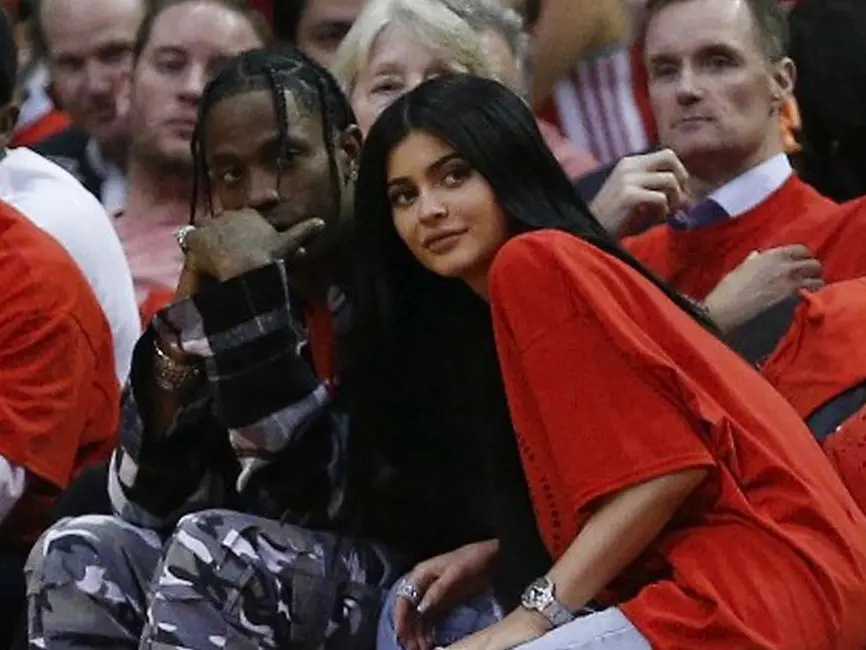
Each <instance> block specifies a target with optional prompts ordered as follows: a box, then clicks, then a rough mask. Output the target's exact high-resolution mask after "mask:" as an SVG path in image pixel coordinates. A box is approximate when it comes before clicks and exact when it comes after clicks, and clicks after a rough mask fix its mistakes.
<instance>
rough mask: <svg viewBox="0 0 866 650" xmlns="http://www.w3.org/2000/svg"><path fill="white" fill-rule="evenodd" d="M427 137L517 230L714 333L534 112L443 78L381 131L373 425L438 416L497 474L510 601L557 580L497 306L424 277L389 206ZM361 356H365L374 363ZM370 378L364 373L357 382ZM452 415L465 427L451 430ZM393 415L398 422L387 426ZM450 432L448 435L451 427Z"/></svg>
mask: <svg viewBox="0 0 866 650" xmlns="http://www.w3.org/2000/svg"><path fill="white" fill-rule="evenodd" d="M413 131H424V132H426V133H428V134H432V135H434V136H436V137H439V138H441V139H442V140H443V141H445V142H447V143H448V144H449V145H450V146H451V147H453V148H454V150H455V151H457V152H458V153H459V154H460V155H461V156H462V157H463V158H464V159H465V160H466V161H467V162H468V163H469V164H470V165H471V166H472V167H473V168H474V169H475V170H476V171H477V172H478V173H479V174H481V175H482V176H483V177H484V178H485V179H486V180H487V182H488V183H489V184H490V186H491V188H492V189H493V192H494V194H495V195H496V197H497V200H498V202H499V204H500V206H501V207H502V209H503V211H504V213H505V215H506V218H507V220H508V222H509V225H510V229H511V231H512V232H513V233H515V234H518V233H521V232H527V231H532V230H538V229H557V230H562V231H565V232H568V233H571V234H573V235H574V236H576V237H579V238H581V239H583V240H584V241H586V242H589V243H590V244H592V245H593V246H596V247H597V248H599V249H601V250H603V251H604V252H606V253H608V254H610V255H612V256H614V257H616V258H617V259H619V260H621V261H623V262H624V263H626V264H628V265H629V266H631V267H632V268H634V269H635V270H636V271H637V272H639V273H640V274H641V275H643V276H644V277H646V278H648V279H649V280H650V281H651V282H652V283H653V284H654V285H656V286H657V287H658V288H659V290H661V291H662V292H664V293H665V294H666V295H667V296H668V298H669V299H670V300H671V302H672V303H673V304H674V305H676V306H677V307H679V308H681V309H683V310H684V311H686V312H688V313H689V314H690V315H692V317H693V318H694V319H695V320H697V321H698V322H700V323H701V324H702V325H704V326H705V327H707V328H709V329H713V327H712V325H711V323H710V322H709V321H708V319H707V318H706V317H705V316H704V314H703V313H702V312H701V310H700V309H698V308H697V307H696V306H695V305H694V304H693V303H692V302H691V301H689V300H688V299H686V298H684V297H683V296H681V295H679V294H678V293H676V292H675V291H673V290H672V289H671V288H669V287H668V286H666V285H665V284H663V283H662V282H660V281H659V280H657V279H656V278H655V277H654V276H653V275H652V274H651V273H650V272H649V271H648V270H647V269H645V268H644V267H643V266H642V265H641V264H639V263H638V262H637V261H636V260H635V259H634V258H633V257H632V256H631V255H629V254H628V253H626V252H625V251H624V250H623V249H622V248H621V247H620V246H619V244H618V243H617V241H616V240H615V239H614V238H613V237H611V236H610V235H609V234H608V233H607V232H606V231H605V230H604V228H603V227H602V226H601V225H600V224H599V222H598V221H597V220H596V219H595V218H594V217H593V216H592V214H591V213H590V211H589V209H588V208H587V206H586V205H585V203H584V202H583V201H582V199H581V198H580V197H579V196H578V194H577V192H576V191H575V189H574V187H573V186H572V184H571V181H570V180H569V179H568V177H567V176H566V174H565V173H564V172H563V170H562V168H561V167H560V165H559V163H558V162H557V161H556V159H555V158H554V156H553V154H552V153H551V152H550V150H549V149H548V147H547V145H546V144H545V142H544V140H543V138H542V136H541V134H540V133H539V131H538V128H537V126H536V122H535V118H534V117H533V115H532V113H531V112H530V110H529V108H528V107H527V106H526V104H525V103H524V102H523V100H521V99H520V98H519V97H517V96H516V95H515V94H513V93H512V92H511V91H509V90H508V89H506V88H505V87H504V86H502V85H500V84H499V83H497V82H495V81H491V80H487V79H480V78H476V77H471V76H468V75H447V76H442V77H439V78H436V79H434V80H431V81H429V82H427V83H425V84H423V85H421V86H419V87H418V88H416V89H415V90H414V91H412V92H410V93H408V94H407V95H404V96H403V97H402V98H401V99H399V100H398V101H396V102H395V103H394V104H393V105H392V106H391V107H389V108H388V109H387V110H386V111H385V112H384V113H383V114H382V115H381V116H380V118H379V119H378V121H377V122H376V124H375V125H374V126H373V128H372V130H371V131H370V134H369V136H368V138H367V141H366V143H365V147H364V153H363V156H362V161H361V170H360V177H359V181H358V186H357V189H356V195H355V197H356V204H355V205H356V210H355V220H356V222H355V229H356V240H355V241H356V247H355V250H356V260H355V269H354V282H355V296H354V298H355V302H354V305H355V310H356V325H357V330H356V332H357V335H358V336H359V340H360V341H362V342H363V344H364V345H363V346H361V350H360V351H359V352H360V354H361V355H362V356H361V357H359V360H361V359H364V360H363V361H361V367H360V368H356V370H357V371H358V372H359V373H360V374H361V376H363V378H364V381H363V382H362V388H363V389H364V391H365V404H366V406H365V408H366V409H367V410H368V411H369V417H368V418H366V419H365V418H360V417H359V419H358V424H359V426H364V425H365V423H366V425H367V426H369V427H371V430H372V428H373V427H376V431H377V433H378V435H380V436H390V437H391V441H390V443H391V446H392V447H395V448H399V447H400V446H403V447H408V448H411V447H412V446H414V445H418V444H426V441H424V440H422V439H419V438H418V437H416V432H417V431H418V430H419V429H423V426H420V425H419V423H420V424H421V425H423V423H424V422H425V421H427V420H429V419H435V420H436V421H437V422H438V423H439V428H440V429H441V428H446V429H447V431H433V432H428V435H443V436H446V435H450V436H451V438H452V443H453V444H454V446H453V447H452V449H453V450H454V453H467V454H470V453H471V454H472V455H473V458H475V459H476V460H477V463H478V470H479V472H481V473H483V474H484V475H485V476H486V477H487V489H486V492H485V497H486V499H487V502H486V507H482V509H483V510H485V511H486V512H487V514H488V515H489V516H490V526H491V530H493V531H494V532H495V534H496V535H497V536H498V537H499V539H500V542H501V549H502V552H501V560H502V562H501V565H500V569H501V571H500V573H499V581H498V586H499V587H500V596H501V597H503V598H504V600H505V601H506V602H510V603H514V602H515V600H516V597H517V594H518V593H519V591H520V590H521V589H522V587H524V586H525V585H526V584H528V583H529V582H530V581H531V580H533V579H534V578H536V577H538V576H539V575H540V574H542V573H543V572H545V571H546V570H547V569H548V568H549V566H550V558H549V556H548V555H547V553H546V551H545V550H544V548H543V546H542V544H541V542H540V537H539V535H538V532H537V529H536V525H535V520H534V517H533V514H532V509H531V505H530V501H529V498H528V490H527V487H526V482H525V478H524V476H523V473H522V469H521V466H520V462H519V456H518V451H517V446H516V441H515V436H514V432H513V429H512V425H511V421H510V418H509V415H508V411H507V407H506V402H505V398H504V388H503V386H502V380H501V376H500V372H499V366H498V362H497V357H496V350H495V346H494V343H493V333H492V326H491V322H490V314H489V308H488V306H487V305H486V303H484V302H483V301H482V300H481V299H480V298H478V297H477V296H476V295H475V294H473V293H472V292H471V291H470V290H469V289H468V287H466V286H465V284H464V283H463V282H461V281H457V280H452V279H446V278H442V277H439V276H436V275H435V274H433V273H431V272H429V271H427V270H426V269H424V268H423V267H422V266H421V265H420V264H419V263H418V262H417V261H416V260H415V259H414V258H413V257H412V255H411V254H410V252H409V251H408V249H407V248H406V246H405V245H404V244H403V243H402V242H401V241H400V239H399V238H398V236H397V233H396V230H395V228H394V224H393V220H392V212H391V206H390V203H389V199H388V195H387V189H386V186H387V166H388V160H389V156H390V154H391V152H392V151H393V150H394V148H395V147H396V146H397V145H398V144H399V143H400V142H401V141H402V140H403V139H404V138H405V137H406V136H407V135H409V134H410V133H411V132H413ZM363 355H367V356H366V358H365V357H364V356H363ZM357 378H358V375H356V379H357ZM443 413H445V414H452V416H453V417H450V418H447V417H446V418H445V419H444V420H443ZM383 414H387V416H388V425H387V426H383ZM443 423H444V424H443Z"/></svg>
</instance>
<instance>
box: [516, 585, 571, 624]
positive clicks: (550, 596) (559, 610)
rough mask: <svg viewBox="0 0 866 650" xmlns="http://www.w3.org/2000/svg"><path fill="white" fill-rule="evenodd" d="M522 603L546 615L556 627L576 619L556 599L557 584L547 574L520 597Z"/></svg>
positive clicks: (527, 607)
mask: <svg viewBox="0 0 866 650" xmlns="http://www.w3.org/2000/svg"><path fill="white" fill-rule="evenodd" d="M520 604H521V605H523V606H524V607H525V608H526V609H531V610H534V611H536V612H538V613H539V614H541V615H542V616H544V618H546V619H547V620H548V621H550V624H551V625H552V626H553V627H554V628H557V627H560V626H561V625H565V624H566V623H570V622H571V621H573V620H574V614H572V613H571V612H570V611H568V608H566V606H565V605H563V604H562V603H561V602H559V601H558V600H557V599H556V585H554V584H553V581H552V580H551V579H550V578H548V577H547V576H544V577H543V578H539V579H538V580H536V581H535V582H533V583H532V584H531V585H529V586H528V587H527V588H526V590H525V591H524V592H523V595H522V596H521V597H520Z"/></svg>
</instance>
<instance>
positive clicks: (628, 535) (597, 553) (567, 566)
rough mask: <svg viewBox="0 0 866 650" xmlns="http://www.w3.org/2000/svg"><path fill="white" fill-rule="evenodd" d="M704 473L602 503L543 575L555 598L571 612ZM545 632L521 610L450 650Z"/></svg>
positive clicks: (685, 473) (500, 644)
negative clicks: (548, 581)
mask: <svg viewBox="0 0 866 650" xmlns="http://www.w3.org/2000/svg"><path fill="white" fill-rule="evenodd" d="M707 474H708V470H706V469H687V470H682V471H679V472H675V473H672V474H666V475H664V476H661V477H659V478H656V479H652V480H650V481H646V482H645V483H641V484H639V485H636V486H634V487H630V488H626V489H625V490H622V491H621V492H619V493H617V494H614V495H613V496H611V497H609V498H608V499H607V500H605V501H604V503H602V505H601V506H600V507H599V509H598V510H597V511H596V512H595V514H593V515H592V516H591V517H590V518H589V520H588V521H587V523H586V525H585V526H584V527H583V529H582V530H581V531H580V533H579V534H578V536H577V537H576V538H575V540H574V541H573V542H572V543H571V546H569V548H568V550H567V551H566V552H565V554H564V555H563V556H562V557H561V558H560V559H559V561H558V562H556V564H554V566H553V568H552V569H551V570H550V572H549V574H548V576H549V577H550V579H551V580H552V581H553V583H554V584H555V585H556V594H557V598H558V599H559V600H560V601H561V602H562V603H563V604H564V605H565V606H566V607H567V608H568V609H569V610H571V611H578V610H579V609H581V608H582V607H584V606H585V605H586V604H587V603H589V602H590V601H591V600H592V599H593V598H595V597H596V596H597V595H598V593H599V592H600V591H601V590H602V589H604V588H605V587H606V586H607V585H608V584H609V583H610V582H611V581H612V580H613V579H614V578H615V577H616V576H617V575H618V574H619V573H620V572H621V571H622V570H623V569H625V568H626V567H627V566H628V565H629V564H631V563H632V562H633V561H634V560H635V559H636V558H637V557H638V556H639V555H640V554H641V553H642V552H643V551H644V550H645V549H646V548H647V547H648V546H649V545H650V543H651V542H652V541H653V540H654V539H655V538H656V537H657V536H658V535H659V533H660V532H661V531H662V529H663V528H664V527H665V525H667V523H668V522H669V521H670V520H671V518H672V517H673V516H674V514H675V513H676V511H677V510H678V509H679V508H680V506H682V504H683V502H684V501H685V500H686V499H687V498H688V496H689V495H690V494H691V493H692V492H693V491H694V490H695V489H696V488H697V487H698V486H699V485H700V484H701V483H702V482H703V481H704V479H706V477H707ZM548 628H549V624H548V622H547V620H546V619H544V618H543V617H542V616H541V615H540V614H537V613H535V612H531V611H529V610H525V609H522V608H521V609H517V610H515V611H514V612H512V613H511V614H510V615H509V616H507V617H506V618H505V619H503V620H502V621H501V622H500V623H497V624H496V625H493V626H491V627H489V628H487V629H486V630H483V631H481V632H479V633H477V634H475V635H473V636H471V637H467V638H466V639H464V640H463V641H461V642H460V643H458V644H456V645H454V646H451V650H480V649H482V648H483V650H506V649H507V648H513V647H515V646H518V645H520V644H522V643H526V642H528V641H531V640H532V639H534V638H537V637H539V636H541V635H542V634H544V633H545V632H546V631H548Z"/></svg>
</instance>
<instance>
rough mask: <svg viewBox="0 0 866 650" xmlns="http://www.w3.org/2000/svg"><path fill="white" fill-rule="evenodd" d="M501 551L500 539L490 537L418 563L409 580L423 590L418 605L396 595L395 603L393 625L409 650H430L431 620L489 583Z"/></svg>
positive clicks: (479, 592) (477, 592)
mask: <svg viewBox="0 0 866 650" xmlns="http://www.w3.org/2000/svg"><path fill="white" fill-rule="evenodd" d="M498 553H499V542H498V541H496V540H490V541H487V542H478V543H476V544H468V545H466V546H462V547H460V548H458V549H457V550H456V551H451V552H450V553H445V554H444V555H439V556H437V557H434V558H431V559H429V560H426V561H424V562H421V563H420V564H418V565H417V566H416V567H415V568H414V569H413V570H412V573H410V574H409V580H410V581H411V582H412V583H413V584H414V585H415V586H416V587H417V588H418V590H419V591H420V593H421V602H420V603H419V605H418V608H417V609H416V608H415V607H413V606H412V603H410V602H409V601H408V600H407V599H405V598H397V602H396V604H395V606H394V627H395V632H396V634H397V639H398V640H399V641H400V643H401V644H402V645H403V646H404V647H405V648H406V649H407V650H431V648H432V647H433V644H432V639H431V631H432V626H431V621H435V619H436V617H437V616H441V615H443V614H445V613H447V612H448V610H449V609H451V608H452V607H454V606H455V605H458V604H460V603H461V602H463V601H464V600H467V599H469V598H472V597H474V596H478V595H480V594H482V593H483V592H484V591H485V590H486V589H487V588H488V587H489V586H490V574H491V571H492V568H493V562H494V560H495V559H496V556H497V555H498Z"/></svg>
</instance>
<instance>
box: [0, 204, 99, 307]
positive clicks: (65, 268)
mask: <svg viewBox="0 0 866 650" xmlns="http://www.w3.org/2000/svg"><path fill="white" fill-rule="evenodd" d="M0 275H2V277H3V278H12V279H13V280H11V281H8V282H4V287H3V290H2V291H3V295H2V296H0V305H2V307H0V308H2V310H3V312H4V313H5V314H10V313H16V312H18V311H23V312H31V313H34V314H43V315H45V314H51V315H58V314H71V313H73V312H75V311H76V310H77V309H78V306H79V305H80V304H81V303H82V301H84V303H85V305H86V306H85V312H88V311H92V309H94V308H95V309H97V310H98V309H99V306H98V304H97V303H96V301H95V298H94V297H93V296H92V293H91V292H90V288H89V286H88V284H87V281H86V280H85V278H84V276H83V275H82V273H81V271H80V269H79V268H78V266H77V265H76V264H75V262H74V261H73V260H72V258H71V257H70V256H69V254H68V253H67V252H66V251H65V250H64V248H63V247H62V246H61V245H60V244H59V243H58V242H57V241H56V240H54V238H52V237H51V236H49V235H47V234H46V233H44V232H43V231H42V230H40V229H39V228H38V227H36V226H35V225H33V224H32V223H31V222H30V221H29V220H28V219H27V218H26V217H24V215H22V214H21V213H20V212H18V211H17V210H15V209H14V208H13V207H11V206H9V205H8V204H5V203H0ZM85 312H82V313H81V314H77V315H79V316H83V315H84V313H85Z"/></svg>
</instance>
